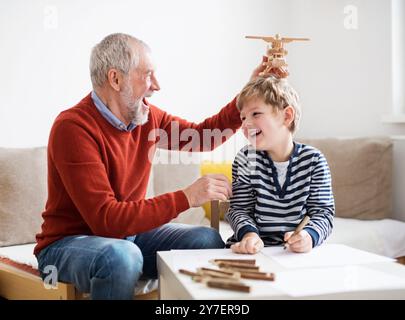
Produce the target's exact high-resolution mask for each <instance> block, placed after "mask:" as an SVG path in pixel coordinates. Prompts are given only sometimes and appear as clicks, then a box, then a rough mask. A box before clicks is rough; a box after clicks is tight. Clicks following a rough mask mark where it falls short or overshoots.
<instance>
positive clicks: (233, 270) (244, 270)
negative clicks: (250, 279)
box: [221, 268, 269, 276]
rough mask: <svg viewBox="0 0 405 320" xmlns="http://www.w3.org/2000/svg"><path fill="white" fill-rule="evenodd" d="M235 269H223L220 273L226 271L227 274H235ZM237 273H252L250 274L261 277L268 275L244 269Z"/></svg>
mask: <svg viewBox="0 0 405 320" xmlns="http://www.w3.org/2000/svg"><path fill="white" fill-rule="evenodd" d="M236 269H237V268H224V269H222V268H221V270H222V271H228V272H236ZM237 272H240V274H242V273H252V274H256V275H261V276H266V275H268V274H269V273H268V272H261V271H257V270H252V271H250V270H246V269H242V270H239V271H237Z"/></svg>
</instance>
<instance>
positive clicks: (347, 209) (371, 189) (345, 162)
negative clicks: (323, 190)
mask: <svg viewBox="0 0 405 320" xmlns="http://www.w3.org/2000/svg"><path fill="white" fill-rule="evenodd" d="M298 140H299V141H300V142H302V143H305V144H309V145H311V146H314V147H315V148H318V149H319V150H321V151H322V153H323V154H324V155H325V157H326V159H327V161H328V164H329V167H330V170H331V174H332V188H333V193H334V197H335V205H336V216H337V217H343V218H356V219H365V220H370V219H383V218H387V217H390V216H391V211H392V142H391V140H390V139H389V138H384V137H376V138H354V139H332V138H330V139H298Z"/></svg>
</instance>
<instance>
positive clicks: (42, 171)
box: [0, 139, 405, 297]
mask: <svg viewBox="0 0 405 320" xmlns="http://www.w3.org/2000/svg"><path fill="white" fill-rule="evenodd" d="M311 141H312V144H318V145H320V148H321V147H322V146H324V147H325V146H326V147H328V148H329V150H332V151H331V152H330V151H329V152H324V153H325V154H326V153H328V154H327V159H328V162H329V164H330V166H331V169H332V176H333V179H334V181H335V183H337V185H336V186H335V185H334V192H335V195H336V196H338V198H337V199H336V200H337V204H338V205H337V217H336V218H335V223H334V229H333V232H332V235H331V236H330V237H329V238H328V240H327V242H329V243H342V244H347V245H349V246H352V247H355V248H359V249H363V250H367V251H370V252H374V253H377V254H381V255H385V256H388V257H392V258H399V257H404V256H405V222H401V221H398V220H394V219H392V218H391V216H390V208H391V205H390V201H389V200H390V199H391V193H392V192H391V176H390V175H391V167H392V163H391V162H392V144H390V142H389V141H387V139H363V140H361V139H360V141H359V140H347V141H342V140H336V139H332V140H331V139H329V140H327V141H326V140H317V141H316V140H311ZM324 147H322V148H324ZM322 148H321V150H322ZM326 149H327V148H326ZM326 149H325V151H326ZM164 153H166V151H164V152H163V151H161V153H160V157H157V158H156V159H158V160H159V159H160V160H161V159H166V160H168V162H169V163H159V161H156V163H154V164H153V167H152V173H151V178H150V182H149V186H148V192H147V198H150V197H153V196H156V195H159V194H162V193H165V192H169V191H176V190H179V189H183V188H184V187H186V186H188V185H189V184H191V183H192V182H193V181H195V180H196V179H197V178H198V177H199V176H200V165H199V164H187V165H185V164H181V163H178V161H176V163H173V161H171V160H170V159H171V158H170V157H171V154H170V153H168V154H167V155H168V156H167V155H166V156H165V157H162V154H164ZM359 157H360V158H361V157H363V158H364V157H365V158H364V159H366V160H364V159H363V160H361V159H360V158H359ZM373 157H374V158H373ZM175 158H176V159H178V157H175ZM357 160H361V161H357ZM367 160H370V161H371V162H370V163H368V164H367ZM160 162H161V161H160ZM359 162H361V163H360V166H359ZM342 165H343V167H340V169H336V168H339V166H342ZM368 168H370V169H368ZM338 170H340V172H338ZM369 171H371V172H369ZM361 172H363V173H362V174H363V175H365V176H364V177H362V176H361V174H360V173H361ZM375 172H377V173H378V177H377V178H375V177H374V176H375ZM356 179H357V180H358V181H356ZM376 179H377V180H376ZM46 194H47V187H46V148H45V147H41V148H30V149H6V148H0V296H1V295H2V292H3V291H2V285H3V289H4V283H5V282H4V279H5V278H2V270H3V269H2V268H3V265H2V263H1V258H3V259H4V258H8V259H9V260H10V259H11V260H14V261H16V262H18V263H22V264H24V265H27V266H31V267H33V268H36V266H37V264H36V259H35V257H34V256H33V255H32V248H33V246H34V244H33V243H34V242H35V234H36V233H37V232H38V231H39V230H40V225H41V223H42V218H41V212H42V210H43V207H44V204H45V201H46ZM352 195H356V196H355V197H352ZM361 195H362V196H361ZM345 199H346V200H345ZM404 209H405V208H404ZM173 222H180V223H188V224H195V225H206V226H209V225H210V222H209V220H208V219H207V218H206V217H205V212H204V210H203V209H202V208H192V209H189V210H187V211H186V212H184V213H182V214H180V215H179V217H177V218H176V219H174V220H173ZM220 233H221V235H222V237H223V239H224V240H226V239H227V238H228V237H229V236H230V235H231V234H232V230H231V229H230V227H229V225H228V224H227V223H225V222H223V221H222V222H221V227H220ZM3 275H4V274H3ZM5 277H7V275H5ZM2 281H3V282H2ZM155 287H156V283H151V282H148V283H144V284H143V286H139V287H138V288H137V292H136V293H145V292H147V291H149V290H151V289H153V288H155ZM23 297H30V296H29V295H23Z"/></svg>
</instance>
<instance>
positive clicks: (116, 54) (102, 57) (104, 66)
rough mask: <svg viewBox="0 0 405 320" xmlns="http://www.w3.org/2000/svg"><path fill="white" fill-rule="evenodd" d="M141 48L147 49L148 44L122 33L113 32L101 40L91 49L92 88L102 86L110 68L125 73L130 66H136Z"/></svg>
mask: <svg viewBox="0 0 405 320" xmlns="http://www.w3.org/2000/svg"><path fill="white" fill-rule="evenodd" d="M141 48H147V49H148V46H147V45H146V44H145V43H144V42H143V41H142V40H139V39H137V38H135V37H133V36H130V35H128V34H124V33H113V34H110V35H108V36H107V37H105V38H104V39H103V40H101V42H100V43H98V44H97V45H95V46H94V48H93V50H92V51H91V57H90V77H91V83H92V84H93V88H97V87H101V86H103V84H104V83H105V82H106V81H107V74H108V71H109V70H110V69H117V70H119V71H121V72H122V73H123V74H125V75H127V74H128V73H129V71H130V70H131V68H137V67H138V65H139V60H140V49H141Z"/></svg>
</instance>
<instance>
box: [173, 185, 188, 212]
mask: <svg viewBox="0 0 405 320" xmlns="http://www.w3.org/2000/svg"><path fill="white" fill-rule="evenodd" d="M174 203H175V204H176V212H177V213H181V212H183V211H186V210H187V209H190V204H189V203H188V199H187V197H186V194H185V193H184V192H183V190H179V191H176V192H175V193H174Z"/></svg>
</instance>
